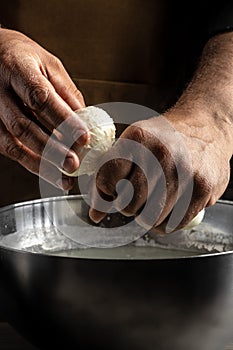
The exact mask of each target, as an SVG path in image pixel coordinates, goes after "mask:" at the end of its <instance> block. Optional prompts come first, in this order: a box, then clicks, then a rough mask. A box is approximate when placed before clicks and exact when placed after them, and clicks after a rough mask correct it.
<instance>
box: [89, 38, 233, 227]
mask: <svg viewBox="0 0 233 350" xmlns="http://www.w3.org/2000/svg"><path fill="white" fill-rule="evenodd" d="M232 101H233V33H226V34H222V35H218V36H216V37H214V38H212V39H210V40H209V42H208V43H207V44H206V46H205V49H204V51H203V54H202V58H201V62H200V65H199V68H198V69H197V71H196V73H195V75H194V77H193V79H192V81H191V83H190V84H189V86H188V87H187V89H186V90H185V91H184V93H183V95H182V96H181V98H180V99H179V101H178V102H177V103H176V105H175V106H174V107H173V108H171V109H170V110H169V111H167V112H166V113H165V114H164V115H163V116H160V117H158V118H152V119H149V120H143V121H141V122H137V123H135V124H133V125H131V126H129V127H128V128H127V129H126V130H125V131H124V132H123V133H122V135H121V138H120V139H119V140H118V141H117V143H116V144H115V145H114V147H113V148H112V150H110V152H113V153H114V157H115V158H116V159H115V160H112V161H109V162H107V163H106V164H105V165H104V166H102V168H101V169H100V170H99V172H98V175H97V180H96V183H97V191H96V189H95V190H92V209H91V210H90V217H91V219H92V220H93V221H94V222H96V223H97V222H99V221H101V220H102V219H103V218H104V217H105V215H106V214H105V213H104V212H101V211H100V210H96V209H94V208H95V207H96V204H97V199H96V197H97V193H99V194H101V195H102V197H104V198H108V200H109V201H110V200H111V198H116V184H117V183H118V181H120V180H122V179H130V181H131V183H132V184H133V186H134V190H135V195H134V197H133V199H132V201H131V202H130V203H129V205H128V206H127V207H126V208H124V210H122V213H123V214H124V215H127V216H135V218H136V220H137V221H138V223H139V224H141V225H142V226H145V227H147V225H148V222H147V217H148V216H147V215H145V216H144V215H140V213H141V210H142V209H143V207H144V205H145V204H146V202H147V201H148V197H147V190H148V184H147V182H146V180H145V176H144V175H143V173H142V171H141V169H140V168H139V167H137V166H134V165H133V163H132V162H130V161H128V160H123V159H120V157H121V140H122V139H130V140H135V141H137V142H139V143H141V144H142V145H145V146H146V147H147V148H148V149H149V150H151V152H152V153H153V154H154V155H155V157H156V158H157V159H158V160H159V161H160V164H161V166H162V169H163V173H164V175H165V179H166V184H167V186H166V191H167V196H166V195H165V194H164V206H163V208H162V210H161V211H160V215H159V217H157V218H155V221H154V222H153V225H152V226H153V227H154V228H158V229H160V231H162V232H164V231H165V226H166V222H167V220H168V217H169V215H170V214H171V211H172V209H173V207H174V205H175V203H176V201H177V199H178V198H180V199H181V200H182V197H183V196H184V195H185V190H186V188H185V186H184V188H178V187H179V186H178V184H177V174H176V172H175V171H174V170H175V166H176V165H177V164H179V166H180V168H181V169H183V171H184V172H186V177H187V178H188V177H190V178H191V179H193V185H194V189H193V193H192V198H191V201H190V203H189V205H188V206H186V208H185V211H184V212H183V215H182V216H183V219H182V220H181V222H180V224H179V225H178V227H176V229H177V228H182V227H184V226H185V225H187V224H188V223H189V222H190V220H191V219H193V218H194V217H195V216H196V215H197V214H198V212H199V211H200V210H201V209H202V208H205V207H208V206H211V205H213V204H214V203H215V202H216V201H217V199H219V197H220V196H221V195H222V194H223V192H224V191H225V189H226V186H227V184H228V182H229V175H230V166H229V161H230V159H231V156H232V150H233V105H232ZM160 118H165V119H166V120H167V121H168V122H169V124H170V125H171V127H173V128H174V130H175V131H176V132H177V133H176V132H174V133H172V134H170V133H169V132H167V133H166V130H162V129H161V128H160V123H159V119H160ZM162 132H163V138H164V140H166V142H165V144H166V143H167V142H170V144H171V145H172V144H174V143H175V142H176V135H181V137H182V140H183V141H184V144H185V147H186V150H188V154H189V164H185V161H186V160H185V158H184V157H183V148H179V147H178V148H177V149H175V150H174V149H173V151H172V153H170V154H169V152H167V150H166V148H165V147H164V144H163V143H161V139H160V140H159V138H158V134H159V133H160V134H161V133H162ZM179 133H180V134H179ZM140 157H141V159H142V163H143V157H144V154H143V153H142V154H140V153H139V154H138V158H140ZM160 178H161V176H160V174H158V175H157V174H156V173H155V174H154V176H153V177H152V178H151V179H150V186H151V187H152V188H156V187H158V186H160ZM178 190H179V191H180V192H179V193H178ZM125 195H126V191H122V193H118V196H117V199H116V207H117V206H118V201H119V202H122V201H123V200H124V196H125ZM160 196H161V193H160ZM161 198H163V196H161ZM156 205H157V206H158V205H160V201H159V198H156V197H155V198H154V202H153V205H152V207H151V208H150V210H151V209H152V211H151V212H150V211H149V216H151V215H153V210H154V211H156ZM153 206H154V207H153ZM105 211H107V209H106V208H105ZM150 225H151V223H150Z"/></svg>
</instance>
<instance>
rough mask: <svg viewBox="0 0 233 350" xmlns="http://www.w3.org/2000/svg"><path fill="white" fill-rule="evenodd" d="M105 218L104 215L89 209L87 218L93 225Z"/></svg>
mask: <svg viewBox="0 0 233 350" xmlns="http://www.w3.org/2000/svg"><path fill="white" fill-rule="evenodd" d="M105 216H106V214H105V213H100V212H98V211H97V210H95V209H92V208H91V209H90V210H89V217H90V219H91V220H92V221H93V222H94V223H95V224H98V223H99V222H100V221H101V220H103V218H104V217H105Z"/></svg>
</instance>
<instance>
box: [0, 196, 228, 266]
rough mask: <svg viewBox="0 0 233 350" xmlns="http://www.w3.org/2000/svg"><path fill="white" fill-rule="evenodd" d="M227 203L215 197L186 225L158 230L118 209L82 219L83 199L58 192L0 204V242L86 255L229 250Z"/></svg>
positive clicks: (178, 254)
mask: <svg viewBox="0 0 233 350" xmlns="http://www.w3.org/2000/svg"><path fill="white" fill-rule="evenodd" d="M232 213H233V203H232V202H229V201H218V202H217V203H216V204H215V205H214V206H213V207H210V208H207V209H206V213H205V217H204V220H203V222H202V223H201V224H200V225H199V226H197V227H195V228H193V229H190V230H180V231H177V232H175V233H173V234H169V235H158V234H154V233H153V232H151V231H149V232H146V231H145V229H143V228H142V227H140V226H139V225H137V224H136V222H135V221H134V220H133V219H132V218H126V217H124V216H123V215H121V214H120V213H114V214H110V215H108V216H107V217H106V218H105V219H104V220H103V222H102V223H101V224H100V225H93V224H92V223H91V222H90V220H89V219H88V198H87V197H84V196H80V195H76V196H60V197H53V198H47V199H40V200H35V201H30V202H23V203H18V204H15V205H11V206H7V207H4V208H2V209H0V246H1V247H2V248H6V249H14V250H19V251H25V252H30V253H36V254H46V255H56V256H64V257H72V258H83V259H84V258H87V259H177V258H185V257H190V256H206V255H209V254H223V253H226V252H231V251H232V250H233V232H232V231H233V215H232Z"/></svg>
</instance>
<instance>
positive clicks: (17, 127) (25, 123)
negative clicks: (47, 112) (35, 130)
mask: <svg viewBox="0 0 233 350" xmlns="http://www.w3.org/2000/svg"><path fill="white" fill-rule="evenodd" d="M31 123H32V122H31V121H30V120H29V119H25V118H22V117H16V118H15V119H13V120H12V121H11V122H10V123H9V125H8V130H9V131H10V132H11V133H12V135H13V136H15V137H17V138H18V139H21V140H22V139H23V138H27V136H28V133H29V130H30V124H31Z"/></svg>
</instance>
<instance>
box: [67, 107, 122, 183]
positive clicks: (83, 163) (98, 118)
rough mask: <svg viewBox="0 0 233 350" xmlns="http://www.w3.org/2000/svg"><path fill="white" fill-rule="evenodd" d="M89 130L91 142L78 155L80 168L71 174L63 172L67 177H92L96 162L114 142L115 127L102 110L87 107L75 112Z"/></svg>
mask: <svg viewBox="0 0 233 350" xmlns="http://www.w3.org/2000/svg"><path fill="white" fill-rule="evenodd" d="M75 113H76V114H77V115H78V117H79V118H80V119H82V120H83V121H84V122H85V123H86V125H87V128H88V130H89V133H90V135H91V140H90V143H89V144H88V145H85V146H83V147H82V148H81V150H80V153H79V160H80V166H79V168H78V169H77V170H76V171H75V172H73V173H72V174H68V173H67V172H65V171H64V170H62V172H63V173H64V174H66V175H68V176H73V177H75V176H80V175H92V174H94V172H95V170H96V166H97V161H98V159H99V157H101V156H102V155H103V154H104V153H105V152H107V151H108V150H109V149H110V148H111V146H112V144H113V142H114V141H115V134H116V127H115V125H114V122H113V120H112V118H111V117H110V116H109V115H108V113H107V112H105V111H104V110H103V109H102V108H99V107H95V106H89V107H86V108H82V109H79V110H77V111H75Z"/></svg>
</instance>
